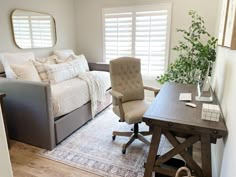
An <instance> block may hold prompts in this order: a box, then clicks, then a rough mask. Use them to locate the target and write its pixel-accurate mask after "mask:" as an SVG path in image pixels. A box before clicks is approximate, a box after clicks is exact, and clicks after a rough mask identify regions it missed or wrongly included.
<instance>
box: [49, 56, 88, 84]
mask: <svg viewBox="0 0 236 177" xmlns="http://www.w3.org/2000/svg"><path fill="white" fill-rule="evenodd" d="M44 67H45V70H46V72H47V77H48V81H49V83H50V84H56V83H58V82H62V81H64V80H68V79H72V78H74V77H76V76H78V75H79V74H80V73H84V72H86V71H85V69H84V67H83V65H82V64H81V61H80V60H79V59H75V60H72V61H69V62H66V63H61V64H55V65H45V66H44Z"/></svg>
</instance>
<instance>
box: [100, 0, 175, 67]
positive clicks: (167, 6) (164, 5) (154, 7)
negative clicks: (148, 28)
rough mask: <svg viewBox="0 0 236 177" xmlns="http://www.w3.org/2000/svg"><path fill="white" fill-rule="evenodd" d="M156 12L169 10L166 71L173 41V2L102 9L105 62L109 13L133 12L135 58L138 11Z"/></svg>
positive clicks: (133, 48)
mask: <svg viewBox="0 0 236 177" xmlns="http://www.w3.org/2000/svg"><path fill="white" fill-rule="evenodd" d="M156 10H168V19H167V23H168V24H167V30H166V32H167V34H166V46H165V47H166V48H165V49H166V52H165V65H164V70H165V71H166V70H167V68H168V65H169V61H170V59H169V56H170V40H171V23H172V21H171V19H172V2H169V3H159V4H152V5H139V6H128V7H114V8H103V9H102V46H103V62H106V63H107V61H106V47H105V42H106V40H105V34H106V33H105V19H106V18H105V15H106V14H107V13H126V12H132V56H133V57H135V34H136V15H135V12H138V11H156Z"/></svg>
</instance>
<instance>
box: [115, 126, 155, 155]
mask: <svg viewBox="0 0 236 177" xmlns="http://www.w3.org/2000/svg"><path fill="white" fill-rule="evenodd" d="M148 135H151V132H150V131H143V132H139V127H138V123H136V124H134V128H133V131H132V132H131V131H130V132H117V131H114V132H112V139H113V141H114V140H115V138H116V136H126V137H130V138H129V141H128V142H127V143H126V144H123V146H122V153H123V154H125V153H126V149H127V148H128V147H129V146H130V145H131V144H132V143H133V142H134V140H136V139H138V140H140V141H141V142H143V143H145V144H147V145H150V142H149V141H148V140H147V139H146V138H145V137H144V136H148Z"/></svg>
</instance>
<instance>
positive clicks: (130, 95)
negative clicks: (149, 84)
mask: <svg viewBox="0 0 236 177" xmlns="http://www.w3.org/2000/svg"><path fill="white" fill-rule="evenodd" d="M140 67H141V66H140V59H137V58H131V57H122V58H117V59H114V60H111V61H110V77H111V87H112V90H114V91H117V92H120V93H122V94H123V95H124V97H123V98H122V102H128V101H135V100H143V99H144V88H143V81H142V75H141V68H140Z"/></svg>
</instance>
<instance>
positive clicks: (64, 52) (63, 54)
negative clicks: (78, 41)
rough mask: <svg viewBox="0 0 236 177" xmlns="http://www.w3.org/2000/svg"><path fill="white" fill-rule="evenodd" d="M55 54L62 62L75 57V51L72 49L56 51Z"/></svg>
mask: <svg viewBox="0 0 236 177" xmlns="http://www.w3.org/2000/svg"><path fill="white" fill-rule="evenodd" d="M54 54H55V55H56V56H57V57H58V58H59V59H61V60H64V59H65V58H68V57H69V56H70V55H75V53H74V51H73V50H71V49H64V50H56V51H54Z"/></svg>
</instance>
